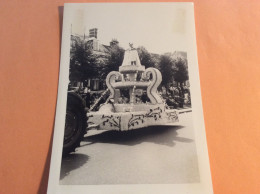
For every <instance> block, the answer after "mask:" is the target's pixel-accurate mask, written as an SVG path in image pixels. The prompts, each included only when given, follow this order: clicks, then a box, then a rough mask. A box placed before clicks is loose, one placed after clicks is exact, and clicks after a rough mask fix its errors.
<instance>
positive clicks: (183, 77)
mask: <svg viewBox="0 0 260 194" xmlns="http://www.w3.org/2000/svg"><path fill="white" fill-rule="evenodd" d="M174 66H175V68H174V73H173V78H174V81H176V82H177V83H179V85H180V86H182V84H183V83H184V82H185V81H187V80H188V79H189V74H188V66H187V60H186V59H184V58H181V57H178V58H177V59H175V60H174Z"/></svg>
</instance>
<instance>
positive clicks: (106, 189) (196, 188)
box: [47, 2, 213, 194]
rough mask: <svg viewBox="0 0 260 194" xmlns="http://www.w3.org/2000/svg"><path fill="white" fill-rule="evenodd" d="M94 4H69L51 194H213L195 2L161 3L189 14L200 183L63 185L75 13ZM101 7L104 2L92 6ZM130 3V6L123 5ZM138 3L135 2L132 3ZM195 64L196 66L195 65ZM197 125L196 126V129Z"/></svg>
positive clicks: (62, 51)
mask: <svg viewBox="0 0 260 194" xmlns="http://www.w3.org/2000/svg"><path fill="white" fill-rule="evenodd" d="M87 4H90V3H84V4H82V3H77V4H71V3H65V4H64V17H63V30H62V44H61V58H60V73H59V87H58V97H57V107H56V115H55V126H54V134H53V146H52V154H51V165H50V173H49V183H48V191H47V193H49V194H53V193H61V194H69V193H79V194H81V193H84V194H85V193H87V192H89V193H113V194H115V193H131V194H132V193H142V194H143V193H151V194H153V193H173V192H176V193H192V194H195V193H198V194H202V193H205V194H210V193H213V189H212V181H211V174H210V166H209V158H208V149H207V142H206V133H205V126H204V118H203V109H202V100H201V89H200V80H199V69H198V59H197V46H196V33H195V20H194V6H193V3H175V2H170V3H161V2H158V4H163V5H165V6H173V5H174V6H176V7H178V8H183V9H185V10H186V11H187V15H186V19H187V21H186V31H187V33H189V36H188V42H189V43H190V46H189V47H188V50H187V53H188V56H187V58H188V68H189V78H190V79H189V80H190V90H191V104H192V119H193V126H194V135H195V143H196V151H197V156H198V165H199V172H200V183H194V184H129V185H60V184H59V181H60V169H61V161H62V147H63V136H64V127H65V115H66V104H67V89H68V84H69V61H70V33H71V19H72V13H73V12H72V10H75V9H79V8H80V7H82V6H86V5H87ZM91 4H94V5H96V6H98V5H99V4H100V3H91ZM114 4H118V3H114ZM120 4H128V3H120ZM131 4H134V3H131ZM138 4H146V5H149V4H155V3H138ZM191 64H192V65H191ZM195 126H196V127H195Z"/></svg>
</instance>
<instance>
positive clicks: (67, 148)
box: [62, 93, 87, 156]
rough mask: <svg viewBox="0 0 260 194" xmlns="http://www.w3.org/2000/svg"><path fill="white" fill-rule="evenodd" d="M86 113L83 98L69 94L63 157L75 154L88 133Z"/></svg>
mask: <svg viewBox="0 0 260 194" xmlns="http://www.w3.org/2000/svg"><path fill="white" fill-rule="evenodd" d="M86 125H87V119H86V112H85V106H84V103H82V98H81V97H80V96H79V95H77V94H75V93H68V99H67V110H66V121H65V130H64V140H63V153H62V154H63V156H65V155H67V154H69V153H70V152H74V151H75V149H76V148H77V147H79V146H80V142H81V140H82V139H83V137H84V135H85V133H86V127H87V126H86Z"/></svg>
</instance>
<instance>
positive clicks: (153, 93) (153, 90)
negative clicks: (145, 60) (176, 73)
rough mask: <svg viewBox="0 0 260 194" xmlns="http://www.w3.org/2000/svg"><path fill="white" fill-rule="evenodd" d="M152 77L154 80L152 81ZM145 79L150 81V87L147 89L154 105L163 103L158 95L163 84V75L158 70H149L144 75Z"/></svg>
mask: <svg viewBox="0 0 260 194" xmlns="http://www.w3.org/2000/svg"><path fill="white" fill-rule="evenodd" d="M150 75H152V79H151V80H150ZM143 79H146V80H147V79H148V80H149V81H150V84H149V86H148V87H147V96H148V98H149V99H150V101H151V103H152V104H157V103H163V101H162V98H161V97H160V95H159V94H158V93H157V88H158V86H159V85H160V84H161V82H162V74H161V72H160V71H159V70H158V69H156V68H151V67H150V68H147V69H146V70H145V72H144V73H143Z"/></svg>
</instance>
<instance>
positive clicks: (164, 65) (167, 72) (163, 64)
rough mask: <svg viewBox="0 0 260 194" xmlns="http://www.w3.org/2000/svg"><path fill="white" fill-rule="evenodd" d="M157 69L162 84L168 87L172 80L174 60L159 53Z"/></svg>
mask: <svg viewBox="0 0 260 194" xmlns="http://www.w3.org/2000/svg"><path fill="white" fill-rule="evenodd" d="M159 70H160V71H161V73H162V85H163V86H165V87H166V88H168V85H169V83H172V81H173V74H174V72H173V71H174V62H173V60H172V59H171V57H170V56H169V55H166V54H164V55H161V56H160V60H159Z"/></svg>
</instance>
